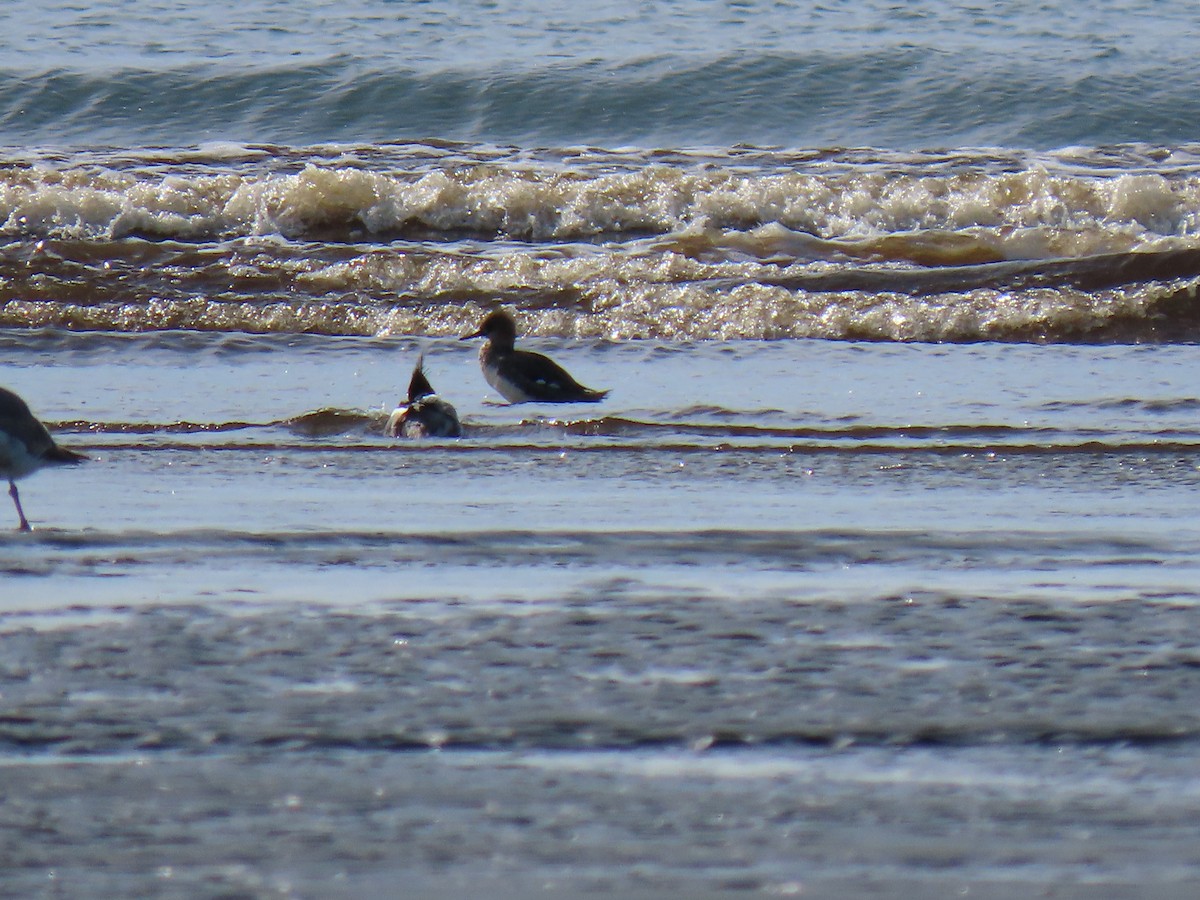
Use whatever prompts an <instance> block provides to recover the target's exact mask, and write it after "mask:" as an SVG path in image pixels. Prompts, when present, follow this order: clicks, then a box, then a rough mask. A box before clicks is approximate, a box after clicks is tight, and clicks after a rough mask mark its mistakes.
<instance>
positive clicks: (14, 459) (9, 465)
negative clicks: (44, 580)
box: [0, 387, 87, 531]
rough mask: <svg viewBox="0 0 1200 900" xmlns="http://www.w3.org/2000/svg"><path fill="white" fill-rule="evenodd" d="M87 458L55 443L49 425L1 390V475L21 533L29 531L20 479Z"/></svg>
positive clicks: (22, 402)
mask: <svg viewBox="0 0 1200 900" xmlns="http://www.w3.org/2000/svg"><path fill="white" fill-rule="evenodd" d="M85 459H87V457H86V456H84V455H83V454H82V453H76V452H75V451H74V450H68V449H66V448H65V447H60V446H58V444H56V443H54V438H52V437H50V432H49V431H47V430H46V426H45V425H43V424H42V423H41V422H39V421H38V420H37V419H35V418H34V417H33V413H31V412H30V411H29V407H28V406H27V405H26V403H25V401H24V400H22V399H21V398H20V397H18V396H17V395H16V394H14V393H13V392H12V391H10V390H7V389H5V388H2V387H0V475H3V476H4V477H5V478H7V479H8V495H9V496H10V497H12V500H13V504H14V505H15V506H16V507H17V517H18V518H19V520H20V524H19V525H18V526H17V527H18V529H19V530H20V531H30V530H32V529H30V527H29V520H28V519H26V518H25V510H23V509H21V495H20V494H19V493H18V492H17V479H18V478H24V477H25V476H26V475H32V474H33V473H34V472H36V471H37V470H38V469H41V468H43V467H44V466H54V465H74V464H75V463H78V462H82V461H83V460H85Z"/></svg>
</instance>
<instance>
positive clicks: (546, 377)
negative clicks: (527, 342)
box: [462, 310, 608, 403]
mask: <svg viewBox="0 0 1200 900" xmlns="http://www.w3.org/2000/svg"><path fill="white" fill-rule="evenodd" d="M477 337H484V338H487V340H486V341H484V343H483V347H482V348H481V349H480V351H479V365H480V368H482V369H483V377H484V378H486V379H487V383H488V384H490V385H491V386H492V387H493V388H495V389H496V390H497V391H499V392H500V394H501V395H502V396H503V397H504V399H505V400H507V401H508V402H509V403H528V402H530V401H536V402H540V403H596V402H598V401H600V400H603V399H604V398H605V397H606V396H608V391H595V390H592V389H591V388H588V387H584V386H583V385H582V384H580V383H579V382H578V381H576V380H575V379H574V378H572V377H571V376H570V375H569V374H568V373H567V371H566V370H565V369H564V368H563V367H562V366H560V365H559V364H558V363H556V362H555V361H554V360H552V359H550V358H549V357H545V356H542V354H540V353H531V352H530V351H528V350H517V349H516V348H515V347H514V346H513V344H514V343H515V342H516V340H517V326H516V323H515V322H513V319H512V316H510V315H509V314H508V313H506V312H504V311H502V310H496V311H495V312H490V313H488V314H487V315H486V316H485V317H484V319H483V322H482V324H480V326H479V330H478V331H476V332H473V333H471V334H468V335H464V336H463V337H462V340H464V341H469V340H470V339H471V338H477Z"/></svg>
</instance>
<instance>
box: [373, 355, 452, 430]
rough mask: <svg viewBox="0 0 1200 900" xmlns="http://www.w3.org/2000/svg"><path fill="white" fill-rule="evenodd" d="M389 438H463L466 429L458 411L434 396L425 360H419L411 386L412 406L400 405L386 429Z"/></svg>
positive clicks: (409, 383)
mask: <svg viewBox="0 0 1200 900" xmlns="http://www.w3.org/2000/svg"><path fill="white" fill-rule="evenodd" d="M384 430H385V431H386V432H387V434H388V436H389V437H406V438H423V437H461V436H462V426H461V425H460V424H459V422H458V413H457V412H456V411H455V409H454V407H453V406H451V405H450V404H449V403H447V402H446V401H445V400H443V399H442V398H441V397H439V396H438V395H437V394H436V393H434V390H433V386H432V385H431V384H430V383H429V379H428V378H426V377H425V357H424V356H421V357H418V358H417V365H416V367H415V368H414V369H413V373H412V378H411V379H410V380H409V382H408V402H407V403H402V404H400V406H399V407H397V408H396V410H395V412H393V413H392V414H391V416H390V417H389V418H388V422H387V427H386V428H385V429H384Z"/></svg>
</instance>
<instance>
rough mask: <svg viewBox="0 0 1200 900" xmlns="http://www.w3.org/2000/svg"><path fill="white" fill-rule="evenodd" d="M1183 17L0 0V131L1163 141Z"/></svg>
mask: <svg viewBox="0 0 1200 900" xmlns="http://www.w3.org/2000/svg"><path fill="white" fill-rule="evenodd" d="M1193 26H1194V12H1193V9H1192V7H1191V6H1190V5H1188V4H1185V3H1176V2H1170V3H1154V2H1149V0H1129V2H1104V3H1098V4H1092V5H1090V6H1089V7H1088V10H1087V14H1086V15H1080V13H1079V8H1078V6H1077V4H1074V3H1069V2H1047V3H1040V4H1022V3H1015V2H1014V3H992V4H987V5H978V4H963V3H938V2H921V3H911V4H905V5H903V6H901V7H897V6H896V5H894V4H890V3H881V2H872V3H851V2H833V3H824V4H819V5H818V4H809V3H800V2H740V3H717V2H696V3H688V2H673V3H661V4H644V3H638V2H633V0H616V2H612V0H609V2H596V3H588V4H585V5H582V6H581V5H579V4H575V3H569V2H540V3H504V2H495V3H482V4H478V3H471V2H465V0H464V2H444V3H395V2H388V0H358V2H315V3H306V4H304V5H303V6H296V5H292V4H273V3H261V2H260V3H229V2H217V3H207V4H204V5H198V4H190V3H183V2H164V0H133V2H128V3H100V4H88V5H86V6H80V5H79V4H75V3H52V4H46V5H43V4H39V5H38V6H37V7H33V6H25V5H9V6H8V7H6V8H5V9H4V10H3V11H0V33H3V34H5V35H6V41H7V48H8V49H7V51H5V52H3V53H0V144H9V145H28V144H38V145H52V146H59V145H64V144H65V145H92V144H113V145H117V146H130V145H142V144H147V145H167V146H178V145H186V144H195V143H203V142H211V141H256V142H274V143H285V144H304V145H307V144H313V143H321V142H327V141H335V142H368V143H369V142H379V141H385V140H397V139H425V138H430V137H436V138H442V139H453V140H464V141H485V142H487V141H493V142H515V143H522V144H534V145H541V146H569V145H574V144H588V143H590V144H599V145H604V146H624V145H636V146H643V147H660V146H662V147H679V146H695V145H730V144H737V143H750V144H760V145H761V144H780V145H785V146H859V145H862V146H876V147H890V148H894V149H904V148H928V147H955V146H1004V147H1026V148H1041V149H1047V148H1055V147H1062V146H1067V145H1074V144H1082V145H1100V144H1110V143H1123V142H1150V143H1165V144H1171V143H1179V142H1183V141H1187V140H1190V139H1192V138H1193V137H1194V136H1195V131H1194V127H1193V124H1192V123H1194V122H1195V121H1196V120H1197V118H1198V117H1200V98H1198V97H1197V95H1196V92H1195V90H1194V85H1195V77H1194V74H1195V64H1194V50H1195V48H1194V45H1193V43H1192V42H1191V41H1189V40H1188V39H1187V37H1186V36H1187V35H1188V33H1189V30H1190V29H1191V28H1192V27H1193Z"/></svg>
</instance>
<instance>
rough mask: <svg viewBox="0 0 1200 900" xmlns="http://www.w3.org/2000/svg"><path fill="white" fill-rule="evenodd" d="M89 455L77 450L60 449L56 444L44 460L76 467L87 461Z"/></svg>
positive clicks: (45, 455)
mask: <svg viewBox="0 0 1200 900" xmlns="http://www.w3.org/2000/svg"><path fill="white" fill-rule="evenodd" d="M87 458H88V457H87V455H86V454H83V453H79V452H78V451H76V450H68V449H67V448H66V447H60V446H58V444H55V445H54V446H53V447H51V448H50V449H49V450H47V451H46V453H45V454H44V456H43V459H45V460H47V461H48V462H52V463H61V464H65V465H71V466H73V465H76V464H77V463H81V462H83V461H84V460H85V459H87Z"/></svg>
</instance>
